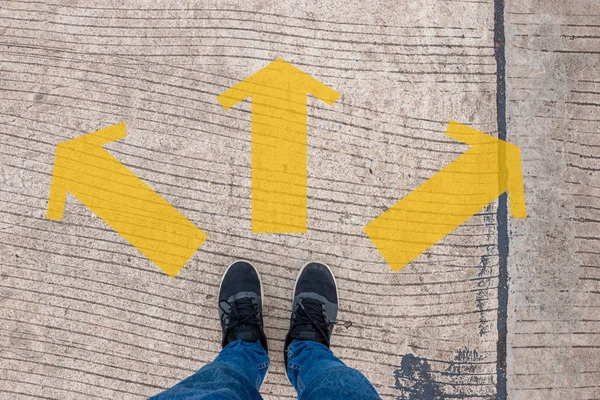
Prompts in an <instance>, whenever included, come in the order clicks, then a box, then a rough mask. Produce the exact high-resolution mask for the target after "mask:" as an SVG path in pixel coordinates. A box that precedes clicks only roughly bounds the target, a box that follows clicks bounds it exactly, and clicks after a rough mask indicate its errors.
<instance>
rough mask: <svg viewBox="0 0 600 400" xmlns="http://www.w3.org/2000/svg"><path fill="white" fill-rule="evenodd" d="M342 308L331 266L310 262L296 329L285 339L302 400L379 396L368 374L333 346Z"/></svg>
mask: <svg viewBox="0 0 600 400" xmlns="http://www.w3.org/2000/svg"><path fill="white" fill-rule="evenodd" d="M337 312H338V294H337V285H336V283H335V278H334V276H333V273H332V272H331V269H329V267H328V266H326V265H324V264H319V263H308V264H307V265H305V266H304V267H303V268H302V270H300V274H299V275H298V279H297V280H296V287H295V288H294V300H293V304H292V317H291V319H290V330H289V331H288V334H287V336H286V338H285V344H284V359H285V363H286V372H287V375H288V379H289V380H290V382H291V383H292V385H294V387H295V388H296V391H297V392H298V399H299V400H312V399H332V400H336V399H343V400H348V399H357V398H359V399H367V400H369V399H379V398H380V397H379V395H378V394H377V392H376V391H375V389H374V388H373V385H371V383H370V382H369V381H368V380H367V378H365V376H364V375H363V374H361V373H360V372H359V371H357V370H355V369H352V368H349V367H347V366H346V365H345V364H344V363H343V362H341V361H340V360H339V359H338V358H336V357H335V356H334V355H333V353H332V352H331V350H329V344H330V340H331V333H332V332H333V325H334V324H335V321H336V319H337Z"/></svg>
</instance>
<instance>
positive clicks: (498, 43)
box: [494, 0, 509, 400]
mask: <svg viewBox="0 0 600 400" xmlns="http://www.w3.org/2000/svg"><path fill="white" fill-rule="evenodd" d="M504 46H505V35H504V0H494V55H495V58H496V112H497V120H498V138H499V139H501V140H506V58H505V53H504V50H505V49H504ZM505 162H506V159H505V156H504V154H502V153H500V154H499V157H498V163H499V164H501V165H502V164H504V163H505ZM496 222H497V225H498V257H499V260H498V263H499V267H498V268H499V270H498V322H497V327H498V341H497V342H496V350H497V353H496V354H497V358H496V375H497V383H496V399H497V400H506V398H507V391H506V336H507V333H508V327H507V321H506V319H507V309H508V252H509V237H508V202H507V194H506V193H504V194H502V195H501V196H500V198H499V199H498V212H497V214H496Z"/></svg>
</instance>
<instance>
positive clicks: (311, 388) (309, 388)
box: [287, 340, 380, 400]
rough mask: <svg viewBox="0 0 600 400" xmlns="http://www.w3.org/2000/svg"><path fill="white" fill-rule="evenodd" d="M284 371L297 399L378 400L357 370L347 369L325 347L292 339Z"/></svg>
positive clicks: (375, 393)
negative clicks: (285, 370) (296, 394)
mask: <svg viewBox="0 0 600 400" xmlns="http://www.w3.org/2000/svg"><path fill="white" fill-rule="evenodd" d="M287 372H288V376H289V378H290V381H291V382H292V385H294V387H295V388H296V391H297V392H298V399H299V400H313V399H314V400H317V399H319V400H320V399H330V400H348V399H362V400H371V399H380V397H379V395H378V394H377V392H376V391H375V388H373V385H371V383H370V382H369V381H368V380H367V378H365V376H364V375H363V374H361V373H360V372H359V371H357V370H355V369H352V368H350V367H347V366H346V365H345V364H344V363H343V362H341V361H340V360H339V359H338V358H337V357H335V356H334V355H333V353H332V352H331V350H329V349H328V348H327V346H324V345H322V344H321V343H317V342H314V341H311V340H294V341H293V342H292V343H291V344H290V345H289V347H288V365H287Z"/></svg>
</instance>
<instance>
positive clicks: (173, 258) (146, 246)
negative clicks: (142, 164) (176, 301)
mask: <svg viewBox="0 0 600 400" xmlns="http://www.w3.org/2000/svg"><path fill="white" fill-rule="evenodd" d="M126 135H127V132H126V130H125V123H124V122H121V123H119V124H116V125H113V126H111V127H108V128H105V129H101V130H99V131H96V132H92V133H89V134H87V135H84V136H81V137H78V138H75V139H72V140H68V141H66V142H63V143H60V144H59V145H58V146H56V157H55V160H54V171H53V173H52V183H51V185H50V198H49V200H48V212H47V214H46V218H48V219H53V220H61V219H62V218H63V214H64V210H65V201H66V196H67V192H69V193H71V194H72V195H73V196H75V197H76V198H77V199H78V200H79V201H81V202H82V203H83V204H85V205H86V206H87V207H88V208H89V209H90V210H92V211H93V212H94V213H95V214H96V215H97V216H98V217H100V218H101V219H102V220H103V221H104V222H106V223H107V224H108V225H110V226H111V227H112V228H113V229H114V230H115V231H117V233H119V234H120V235H121V236H123V237H124V238H125V239H126V240H127V241H128V242H129V243H131V244H132V245H133V246H134V247H135V248H136V249H138V250H139V251H140V252H141V253H142V254H144V255H145V256H146V257H148V258H149V259H150V261H152V262H153V263H154V264H156V265H157V266H158V267H160V268H161V269H162V270H163V271H164V272H165V273H166V274H167V275H169V276H170V277H174V276H175V275H177V273H178V272H179V270H180V269H181V268H182V267H183V266H184V265H185V263H187V261H188V260H189V259H190V257H191V256H192V255H193V254H194V253H195V252H196V250H198V248H199V247H200V246H201V245H202V243H203V242H204V240H206V234H204V232H202V231H201V230H200V229H198V228H197V227H196V226H195V225H194V224H192V223H191V222H190V221H189V220H188V219H187V218H186V217H184V216H183V215H182V214H181V213H180V212H179V211H177V210H176V209H175V208H174V207H173V206H172V205H171V204H169V203H168V202H167V201H166V200H165V199H163V198H162V197H161V196H160V195H159V194H158V193H156V192H155V191H154V190H152V188H150V187H149V186H148V185H146V184H145V183H144V182H142V180H140V178H138V177H137V176H136V175H135V174H134V173H133V172H131V171H130V170H129V169H127V167H125V166H124V165H123V164H121V163H120V162H119V160H117V159H116V158H114V157H113V156H112V155H111V154H110V153H109V152H108V151H106V150H105V149H104V148H103V147H102V146H103V145H104V144H107V143H110V142H112V141H115V140H118V139H121V138H124V137H125V136H126Z"/></svg>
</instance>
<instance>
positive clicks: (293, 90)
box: [217, 58, 340, 110]
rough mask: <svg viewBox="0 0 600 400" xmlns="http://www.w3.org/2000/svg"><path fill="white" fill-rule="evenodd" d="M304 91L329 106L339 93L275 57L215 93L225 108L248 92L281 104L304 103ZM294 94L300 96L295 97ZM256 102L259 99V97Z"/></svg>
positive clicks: (254, 98)
mask: <svg viewBox="0 0 600 400" xmlns="http://www.w3.org/2000/svg"><path fill="white" fill-rule="evenodd" d="M307 93H310V94H312V95H313V96H315V97H316V98H318V99H320V100H322V101H324V102H325V103H327V104H329V105H330V106H331V105H333V103H335V102H336V100H337V99H338V98H339V97H340V94H339V93H338V92H336V91H335V90H333V89H331V88H330V87H328V86H326V85H324V84H322V83H321V82H319V81H318V80H316V79H315V78H313V77H312V76H310V75H308V74H307V73H305V72H304V71H302V70H301V69H299V68H296V67H295V66H294V65H292V64H290V63H288V62H287V61H285V60H284V59H282V58H278V59H276V60H275V61H273V62H272V63H270V64H269V65H267V66H265V67H264V68H262V69H261V70H259V71H257V72H255V73H254V74H252V75H250V76H249V77H247V78H246V79H244V80H243V81H241V82H239V83H238V84H236V85H234V86H233V87H231V88H230V89H228V90H226V91H225V92H223V93H221V94H220V95H219V96H217V100H218V101H219V103H221V105H222V106H223V108H224V109H226V110H228V109H229V108H231V107H233V106H234V105H236V104H237V103H239V102H240V101H242V100H244V99H245V98H247V97H249V96H252V98H253V99H252V101H253V102H256V100H257V98H259V99H260V98H261V97H262V98H269V99H274V100H276V101H277V102H279V103H281V104H284V103H288V102H292V103H297V104H306V100H305V99H302V98H301V97H305V96H306V94H307ZM294 96H301V97H298V98H294ZM259 102H262V101H261V100H259Z"/></svg>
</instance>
